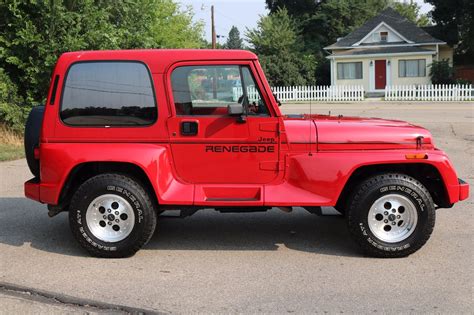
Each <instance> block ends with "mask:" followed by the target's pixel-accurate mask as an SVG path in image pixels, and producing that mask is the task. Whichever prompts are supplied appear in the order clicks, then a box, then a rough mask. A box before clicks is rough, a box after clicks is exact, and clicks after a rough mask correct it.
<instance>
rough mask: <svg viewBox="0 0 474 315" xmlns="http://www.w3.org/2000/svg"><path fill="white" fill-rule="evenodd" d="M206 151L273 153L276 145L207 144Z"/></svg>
mask: <svg viewBox="0 0 474 315" xmlns="http://www.w3.org/2000/svg"><path fill="white" fill-rule="evenodd" d="M205 152H214V153H225V152H235V153H237V152H242V153H247V152H251V153H265V152H268V153H273V152H275V146H274V145H206V150H205Z"/></svg>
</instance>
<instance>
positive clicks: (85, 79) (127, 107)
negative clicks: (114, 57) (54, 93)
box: [60, 61, 158, 126]
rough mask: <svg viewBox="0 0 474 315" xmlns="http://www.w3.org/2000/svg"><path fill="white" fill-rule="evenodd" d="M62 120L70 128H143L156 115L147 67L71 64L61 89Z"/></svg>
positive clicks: (140, 65)
mask: <svg viewBox="0 0 474 315" xmlns="http://www.w3.org/2000/svg"><path fill="white" fill-rule="evenodd" d="M60 115H61V119H62V120H63V121H64V123H66V124H68V125H73V126H143V125H150V124H152V123H154V122H155V121H156V119H157V116H158V113H157V109H156V105H155V98H154V93H153V87H152V82H151V76H150V73H149V72H148V69H147V68H146V66H145V65H144V64H142V63H139V62H128V61H123V62H122V61H119V62H115V61H114V62H112V61H107V62H103V61H102V62H80V63H75V64H73V65H72V66H71V67H70V68H69V71H68V73H67V77H66V83H65V85H64V90H63V96H62V103H61V114H60Z"/></svg>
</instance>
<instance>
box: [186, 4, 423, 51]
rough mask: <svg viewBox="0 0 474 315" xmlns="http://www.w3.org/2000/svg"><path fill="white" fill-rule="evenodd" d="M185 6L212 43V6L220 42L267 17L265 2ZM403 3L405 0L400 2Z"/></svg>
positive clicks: (242, 34) (242, 35)
mask: <svg viewBox="0 0 474 315" xmlns="http://www.w3.org/2000/svg"><path fill="white" fill-rule="evenodd" d="M177 2H179V3H181V4H182V5H184V6H188V5H190V6H192V8H193V11H194V14H195V16H194V20H195V21H203V22H204V23H205V36H206V39H207V40H208V41H209V42H210V41H211V5H214V20H215V24H216V33H217V35H221V36H224V37H222V38H219V39H218V42H220V43H222V44H223V43H225V41H226V40H227V35H228V34H229V31H230V29H231V27H232V25H235V26H237V28H238V29H239V31H240V35H241V37H244V33H245V30H246V29H247V28H250V29H252V28H255V27H256V26H257V21H258V20H259V16H260V15H266V14H267V13H268V10H267V9H266V7H265V0H177ZM400 2H403V0H400ZM415 2H417V3H418V5H420V6H421V13H426V12H428V11H430V10H431V5H430V4H427V3H425V2H424V1H423V0H415Z"/></svg>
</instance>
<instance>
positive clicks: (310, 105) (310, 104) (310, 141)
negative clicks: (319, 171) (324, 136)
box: [308, 98, 313, 156]
mask: <svg viewBox="0 0 474 315" xmlns="http://www.w3.org/2000/svg"><path fill="white" fill-rule="evenodd" d="M312 105H313V103H312V102H311V98H310V99H309V153H308V155H309V156H313V153H311V145H312V143H313V142H312V138H313V137H312V132H311V124H312V123H313V120H312V118H311V114H312V108H311V107H312Z"/></svg>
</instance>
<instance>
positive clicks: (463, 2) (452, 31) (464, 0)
mask: <svg viewBox="0 0 474 315" xmlns="http://www.w3.org/2000/svg"><path fill="white" fill-rule="evenodd" d="M426 2H428V3H430V4H432V5H433V6H434V9H433V10H432V11H431V13H430V15H431V18H432V19H433V21H434V22H435V23H436V26H437V28H438V29H439V32H440V33H441V34H446V35H448V36H446V37H445V40H446V41H447V43H448V44H449V45H451V46H454V45H458V47H457V48H456V51H455V60H456V59H457V60H456V61H459V62H458V63H470V64H473V63H474V61H473V60H474V1H472V0H426Z"/></svg>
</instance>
